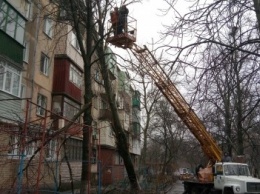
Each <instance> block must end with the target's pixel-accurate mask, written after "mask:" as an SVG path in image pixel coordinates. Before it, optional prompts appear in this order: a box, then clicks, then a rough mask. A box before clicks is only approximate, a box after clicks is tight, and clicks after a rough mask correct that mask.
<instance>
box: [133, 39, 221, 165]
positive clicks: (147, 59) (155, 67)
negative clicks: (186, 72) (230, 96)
mask: <svg viewBox="0 0 260 194" xmlns="http://www.w3.org/2000/svg"><path fill="white" fill-rule="evenodd" d="M130 50H131V52H132V53H133V55H134V56H135V57H136V58H137V60H138V61H139V62H140V64H142V67H143V69H144V71H145V73H146V74H148V75H149V76H150V77H151V78H152V80H153V81H154V82H155V84H156V86H157V87H158V88H159V90H160V91H161V92H162V94H163V95H164V96H165V97H166V98H167V100H168V101H169V102H170V104H171V105H172V107H173V108H174V110H175V111H176V113H177V115H178V116H179V117H180V118H181V120H182V121H183V122H184V123H185V124H186V126H187V127H188V128H189V130H190V131H191V132H192V133H193V135H194V136H195V137H196V138H197V140H198V141H199V143H200V145H201V146H202V150H203V151H204V153H205V154H206V155H207V157H208V158H209V159H210V161H211V163H212V164H214V163H215V162H216V161H220V160H221V156H222V153H221V149H220V148H219V147H218V145H217V143H216V142H215V141H214V139H213V138H212V137H211V135H210V134H209V133H208V131H207V130H206V127H205V126H204V124H203V123H202V121H201V120H200V119H199V118H198V116H197V115H196V114H195V112H194V111H193V110H192V108H191V107H190V106H189V104H188V103H187V102H186V100H185V99H184V98H183V96H182V95H181V94H180V92H179V91H178V89H177V88H176V87H175V85H174V83H173V82H172V81H171V80H170V78H169V77H168V76H167V74H166V73H165V72H164V70H163V69H162V68H161V67H160V64H159V63H158V61H157V60H156V59H155V58H154V56H153V54H152V53H151V52H150V51H149V50H148V49H147V47H146V46H144V48H140V47H139V46H137V45H136V44H133V47H132V48H131V49H130Z"/></svg>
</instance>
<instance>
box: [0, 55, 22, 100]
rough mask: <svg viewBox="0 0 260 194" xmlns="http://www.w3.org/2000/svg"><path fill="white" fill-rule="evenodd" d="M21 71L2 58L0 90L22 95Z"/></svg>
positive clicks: (0, 64) (0, 62)
mask: <svg viewBox="0 0 260 194" xmlns="http://www.w3.org/2000/svg"><path fill="white" fill-rule="evenodd" d="M20 89H21V71H19V70H17V69H15V68H14V67H12V66H10V65H9V64H8V63H6V62H4V61H1V60H0V90H2V91H4V92H7V93H9V94H12V95H14V96H17V97H20Z"/></svg>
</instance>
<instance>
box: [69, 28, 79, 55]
mask: <svg viewBox="0 0 260 194" xmlns="http://www.w3.org/2000/svg"><path fill="white" fill-rule="evenodd" d="M71 44H72V46H73V47H74V48H75V49H76V50H77V51H80V48H79V42H78V39H77V36H76V33H75V32H72V33H71Z"/></svg>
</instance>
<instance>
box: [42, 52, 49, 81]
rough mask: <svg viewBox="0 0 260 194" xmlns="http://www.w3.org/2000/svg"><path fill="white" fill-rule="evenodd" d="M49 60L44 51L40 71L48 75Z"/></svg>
mask: <svg viewBox="0 0 260 194" xmlns="http://www.w3.org/2000/svg"><path fill="white" fill-rule="evenodd" d="M49 61H50V59H49V57H48V56H47V55H45V54H43V53H42V55H41V64H40V71H41V72H42V73H43V74H44V75H46V76H47V75H49Z"/></svg>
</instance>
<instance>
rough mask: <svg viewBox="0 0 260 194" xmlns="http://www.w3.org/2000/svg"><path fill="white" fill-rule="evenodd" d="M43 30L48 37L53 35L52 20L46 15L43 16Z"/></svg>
mask: <svg viewBox="0 0 260 194" xmlns="http://www.w3.org/2000/svg"><path fill="white" fill-rule="evenodd" d="M43 32H44V34H45V35H46V36H48V37H49V38H52V37H53V20H52V19H51V18H50V17H49V16H47V15H45V16H44V25H43Z"/></svg>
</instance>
